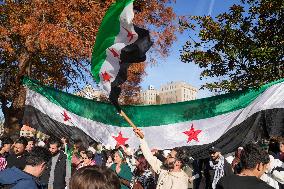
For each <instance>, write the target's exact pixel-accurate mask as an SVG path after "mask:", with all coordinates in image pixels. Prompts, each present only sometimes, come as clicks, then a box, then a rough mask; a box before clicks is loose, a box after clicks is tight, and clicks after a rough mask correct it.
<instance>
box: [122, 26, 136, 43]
mask: <svg viewBox="0 0 284 189" xmlns="http://www.w3.org/2000/svg"><path fill="white" fill-rule="evenodd" d="M123 29H125V30H126V31H127V37H129V41H128V43H129V42H130V41H132V39H133V37H134V36H135V33H131V31H129V30H128V29H126V28H125V27H123Z"/></svg>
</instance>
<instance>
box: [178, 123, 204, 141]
mask: <svg viewBox="0 0 284 189" xmlns="http://www.w3.org/2000/svg"><path fill="white" fill-rule="evenodd" d="M200 132H201V130H194V127H193V124H191V127H190V129H189V131H184V132H182V133H184V134H186V135H187V136H188V139H187V142H190V141H192V140H195V141H197V142H199V140H198V138H197V135H198V134H199V133H200Z"/></svg>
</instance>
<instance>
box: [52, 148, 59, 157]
mask: <svg viewBox="0 0 284 189" xmlns="http://www.w3.org/2000/svg"><path fill="white" fill-rule="evenodd" d="M58 153H59V150H58V151H57V152H53V153H51V156H52V157H54V156H56V155H57V154H58Z"/></svg>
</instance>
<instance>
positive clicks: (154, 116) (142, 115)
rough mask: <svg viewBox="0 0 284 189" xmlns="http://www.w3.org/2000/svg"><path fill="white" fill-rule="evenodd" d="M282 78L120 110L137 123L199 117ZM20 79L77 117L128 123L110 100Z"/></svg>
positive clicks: (237, 103) (231, 107)
mask: <svg viewBox="0 0 284 189" xmlns="http://www.w3.org/2000/svg"><path fill="white" fill-rule="evenodd" d="M283 81H284V79H281V80H278V81H275V82H272V83H269V84H266V85H264V86H262V87H260V88H259V89H253V90H247V91H246V92H235V93H229V94H224V95H219V96H214V97H209V98H204V99H198V100H193V101H187V102H180V103H175V104H165V105H145V106H142V105H141V106H123V110H124V111H125V112H126V114H127V115H128V116H129V117H130V119H132V121H133V122H134V123H135V124H136V125H137V126H138V127H148V126H155V125H157V126H158V125H167V124H174V123H179V122H184V121H192V120H200V119H205V118H210V117H214V116H217V115H221V114H225V113H228V112H232V111H236V110H239V109H242V108H245V107H246V106H248V105H249V104H250V103H251V102H252V101H253V100H255V99H256V98H257V97H258V96H259V95H260V94H261V93H263V92H264V91H265V90H266V89H267V88H269V87H270V86H272V85H274V84H277V83H281V82H283ZM23 82H24V84H25V85H26V86H27V87H28V88H29V89H31V90H33V91H35V92H37V93H40V94H41V95H43V96H44V97H46V98H47V99H48V100H49V101H51V102H53V103H55V104H56V105H58V106H61V107H62V108H64V109H66V110H68V111H70V112H73V113H75V114H77V115H79V116H81V117H85V118H88V119H91V120H94V121H98V122H102V123H104V124H108V125H115V126H122V127H129V125H128V124H127V123H126V122H125V121H124V120H123V119H122V118H121V117H120V116H119V115H118V114H117V113H116V110H115V108H114V107H113V105H111V104H108V103H104V102H97V101H94V100H89V99H85V98H82V97H78V96H75V95H71V94H68V93H65V92H62V91H59V90H56V89H54V88H51V87H47V86H43V85H41V84H39V83H37V82H36V81H32V80H30V79H28V78H25V79H24V81H23Z"/></svg>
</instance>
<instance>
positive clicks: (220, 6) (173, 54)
mask: <svg viewBox="0 0 284 189" xmlns="http://www.w3.org/2000/svg"><path fill="white" fill-rule="evenodd" d="M233 4H240V0H225V1H223V0H176V3H174V4H172V5H173V8H174V11H175V12H176V14H177V16H182V15H196V16H204V15H211V16H213V17H215V16H217V15H218V14H220V13H223V12H227V11H228V10H229V7H230V6H232V5H233ZM189 35H190V36H191V37H193V33H190V32H187V33H182V34H178V35H177V41H176V42H174V44H173V46H172V47H171V51H170V55H169V56H168V57H167V58H165V59H158V60H157V62H158V63H157V65H154V66H151V65H148V66H147V68H146V73H147V75H146V76H145V77H144V79H143V82H142V85H141V86H142V88H143V89H146V88H147V87H148V86H149V85H154V86H155V88H159V87H160V86H161V85H163V84H166V83H168V82H171V81H185V82H187V83H189V84H191V85H192V86H194V87H197V88H200V87H201V85H202V84H205V82H206V80H200V73H201V69H200V68H199V67H198V66H197V65H195V64H193V63H183V62H181V60H180V53H179V50H181V49H182V46H183V44H184V43H185V42H186V40H187V38H188V36H189ZM208 81H210V80H208ZM212 95H214V94H213V93H211V92H210V91H208V90H200V91H199V92H198V95H197V98H204V97H209V96H212Z"/></svg>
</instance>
